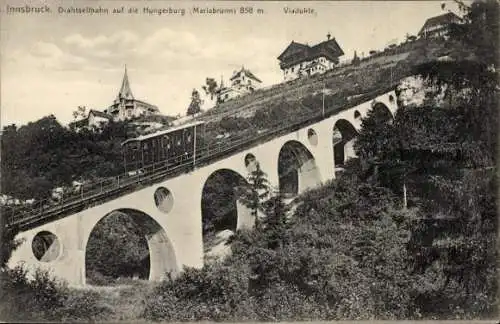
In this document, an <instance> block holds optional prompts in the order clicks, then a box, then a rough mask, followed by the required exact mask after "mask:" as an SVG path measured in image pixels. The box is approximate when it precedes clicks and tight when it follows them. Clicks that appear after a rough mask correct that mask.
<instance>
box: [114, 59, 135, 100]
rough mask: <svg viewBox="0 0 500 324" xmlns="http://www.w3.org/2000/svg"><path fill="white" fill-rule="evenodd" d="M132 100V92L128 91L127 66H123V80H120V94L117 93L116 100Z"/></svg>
mask: <svg viewBox="0 0 500 324" xmlns="http://www.w3.org/2000/svg"><path fill="white" fill-rule="evenodd" d="M121 98H124V99H134V95H133V94H132V90H131V89H130V84H129V81H128V75H127V66H126V65H125V73H124V75H123V80H122V86H121V88H120V92H119V93H118V96H117V98H116V99H118V100H119V99H121Z"/></svg>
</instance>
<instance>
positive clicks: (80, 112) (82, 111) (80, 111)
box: [73, 106, 87, 119]
mask: <svg viewBox="0 0 500 324" xmlns="http://www.w3.org/2000/svg"><path fill="white" fill-rule="evenodd" d="M78 117H80V118H82V119H83V118H87V107H85V106H78V108H77V109H76V110H75V111H73V118H74V119H78Z"/></svg>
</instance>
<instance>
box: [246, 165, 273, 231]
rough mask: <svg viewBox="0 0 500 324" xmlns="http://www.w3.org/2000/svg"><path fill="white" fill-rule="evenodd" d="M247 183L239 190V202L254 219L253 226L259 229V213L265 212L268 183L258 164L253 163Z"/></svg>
mask: <svg viewBox="0 0 500 324" xmlns="http://www.w3.org/2000/svg"><path fill="white" fill-rule="evenodd" d="M247 181H248V185H247V186H245V187H243V188H240V189H239V190H240V193H239V196H240V201H241V202H242V203H243V205H245V206H246V207H248V208H249V209H250V210H251V215H252V216H253V217H254V218H255V226H256V228H260V227H261V221H260V219H259V211H260V212H263V211H264V210H265V199H266V198H268V196H269V181H268V180H267V174H266V173H264V172H263V171H262V169H261V168H260V164H259V163H258V162H256V163H255V170H253V171H252V172H250V175H249V176H248V178H247Z"/></svg>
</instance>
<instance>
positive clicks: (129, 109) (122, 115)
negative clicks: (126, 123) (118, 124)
mask: <svg viewBox="0 0 500 324" xmlns="http://www.w3.org/2000/svg"><path fill="white" fill-rule="evenodd" d="M105 112H106V113H108V114H109V115H111V116H113V119H114V120H115V121H116V120H126V119H130V118H133V117H139V116H147V115H156V114H158V113H159V109H158V107H156V106H154V105H151V104H149V103H147V102H144V101H142V100H137V99H135V97H134V95H133V94H132V90H131V89H130V82H129V79H128V71H127V65H125V72H124V74H123V79H122V85H121V87H120V91H119V92H118V95H117V96H116V99H115V100H114V101H113V104H112V105H111V106H110V107H109V108H108V109H106V111H105Z"/></svg>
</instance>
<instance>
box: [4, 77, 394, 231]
mask: <svg viewBox="0 0 500 324" xmlns="http://www.w3.org/2000/svg"><path fill="white" fill-rule="evenodd" d="M395 85H396V83H394V84H392V85H390V86H388V87H386V88H383V89H379V90H376V91H373V92H371V93H367V94H364V95H362V96H361V97H358V98H356V99H354V100H352V101H351V102H349V103H348V104H347V105H344V106H343V107H330V108H326V107H325V110H324V112H323V111H322V110H321V109H318V112H317V113H311V111H306V112H304V113H303V114H300V115H296V114H295V115H294V116H293V120H289V121H284V120H281V121H279V122H278V123H276V124H275V125H271V126H268V127H267V129H268V130H267V131H264V132H262V133H260V134H259V133H257V134H255V136H253V137H251V138H249V136H248V135H247V134H243V135H240V136H234V137H231V138H230V139H229V140H226V141H225V142H218V143H212V144H210V143H209V144H207V145H204V146H202V147H200V148H197V149H196V160H195V161H193V153H188V154H182V155H179V156H175V157H171V158H169V159H167V160H164V161H160V162H156V163H153V164H151V165H148V166H145V167H144V168H142V169H139V170H138V172H137V174H135V175H121V176H117V177H110V178H106V179H103V180H101V181H99V182H95V183H87V184H82V185H81V187H80V188H79V189H78V192H73V193H71V194H70V195H69V196H62V197H61V199H59V201H57V202H55V201H53V200H51V199H46V200H42V201H39V202H37V203H36V204H35V205H30V206H21V207H18V208H12V209H11V210H10V211H9V212H8V215H7V216H8V226H13V225H17V226H20V227H21V228H22V227H26V226H28V225H31V224H35V223H38V222H40V221H42V220H46V219H53V218H56V217H64V216H65V215H67V214H68V213H71V212H76V211H80V210H83V209H86V208H89V207H91V206H93V205H96V204H100V203H103V202H104V201H106V200H107V199H108V200H109V199H114V198H116V197H119V196H121V195H123V194H125V193H129V192H133V191H135V190H136V189H137V186H138V185H150V184H153V183H154V182H157V181H158V180H164V179H165V178H168V177H173V176H177V175H179V174H182V173H185V172H189V171H191V170H193V169H194V168H196V167H201V166H203V165H206V164H209V163H212V162H214V161H215V160H217V159H218V158H222V157H225V156H227V155H228V154H231V153H235V152H236V151H238V150H239V151H241V150H245V149H248V148H249V147H251V146H254V145H257V144H260V143H262V142H265V141H266V140H268V139H270V138H274V137H276V136H278V135H280V134H286V133H290V132H292V131H295V130H298V129H300V128H302V127H305V126H307V124H313V123H316V122H318V121H320V120H322V119H325V118H328V117H330V116H331V115H332V114H334V113H338V112H340V111H342V110H346V109H349V108H352V107H354V106H356V105H359V104H360V103H362V102H365V101H367V100H370V99H373V98H374V97H376V96H378V95H381V94H383V93H386V92H388V91H389V90H391V88H393V87H394V86H395ZM301 105H303V104H302V103H301ZM283 125H285V126H283ZM273 126H276V127H273ZM332 127H333V126H332ZM269 129H271V130H269ZM63 194H64V193H63Z"/></svg>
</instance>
